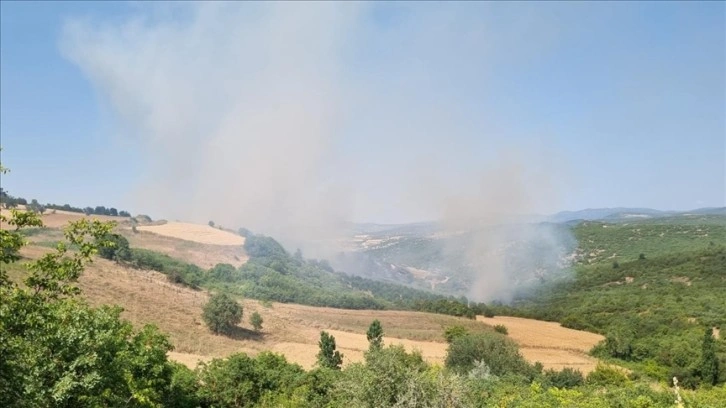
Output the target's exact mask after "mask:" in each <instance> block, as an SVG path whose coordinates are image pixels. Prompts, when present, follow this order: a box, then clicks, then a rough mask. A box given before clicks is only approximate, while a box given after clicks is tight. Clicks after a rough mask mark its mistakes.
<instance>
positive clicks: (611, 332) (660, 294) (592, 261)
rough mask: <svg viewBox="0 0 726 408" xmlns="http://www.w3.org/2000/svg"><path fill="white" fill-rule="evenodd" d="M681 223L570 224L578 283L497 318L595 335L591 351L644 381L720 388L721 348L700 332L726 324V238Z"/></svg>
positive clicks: (544, 290) (715, 229)
mask: <svg viewBox="0 0 726 408" xmlns="http://www.w3.org/2000/svg"><path fill="white" fill-rule="evenodd" d="M677 218H679V217H672V218H669V219H667V220H668V222H667V223H664V224H659V223H657V222H656V221H654V220H651V221H649V222H647V223H642V224H637V225H635V224H629V223H624V224H603V223H594V222H586V223H582V224H580V225H578V226H576V227H575V228H574V231H575V233H576V235H578V236H579V239H580V242H581V244H580V249H579V252H581V253H582V254H584V255H583V257H582V258H581V260H580V262H579V265H577V266H576V267H575V268H574V279H572V280H570V281H566V282H557V283H552V284H550V285H545V286H542V287H540V288H538V290H536V291H535V292H533V293H532V294H530V295H529V296H527V297H526V298H521V299H518V300H516V301H515V302H514V303H513V304H512V305H510V306H506V307H503V306H502V307H494V309H495V311H496V312H497V313H501V314H510V315H515V316H522V317H531V318H537V319H543V320H551V321H559V322H561V323H562V324H563V325H564V326H566V327H571V328H574V329H581V330H589V331H593V332H597V333H601V334H603V335H605V336H606V340H605V341H604V342H603V343H601V344H600V345H599V346H598V347H596V348H595V349H594V350H593V353H594V354H595V355H597V356H600V357H602V358H606V359H608V358H611V359H616V360H618V361H620V362H621V363H622V364H626V365H627V366H628V367H629V368H630V369H632V370H633V371H634V372H635V373H636V375H640V376H644V377H645V378H651V379H655V380H661V381H671V380H672V378H673V377H674V376H675V377H677V378H678V379H679V381H680V384H681V386H683V387H685V388H695V387H697V386H699V385H700V384H720V383H723V381H724V380H726V372H725V371H724V368H723V366H724V363H723V362H724V360H725V358H726V344H724V341H723V340H719V339H715V338H713V337H712V335H708V334H706V335H704V332H705V333H712V328H714V327H715V328H719V327H724V324H726V296H724V295H723V292H724V285H725V283H724V280H726V247H725V246H724V245H723V244H724V242H726V235H725V231H726V230H725V229H724V228H725V227H724V225H723V224H719V223H717V222H716V220H715V219H714V217H711V218H710V222H709V223H708V224H705V225H700V224H693V223H678V222H676V221H677ZM721 219H722V221H723V220H726V217H722V218H721ZM613 254H616V256H617V257H618V259H620V260H619V261H617V262H618V267H617V268H614V267H613V265H612V262H613V260H612V256H613ZM640 254H644V256H640ZM707 338H708V339H707Z"/></svg>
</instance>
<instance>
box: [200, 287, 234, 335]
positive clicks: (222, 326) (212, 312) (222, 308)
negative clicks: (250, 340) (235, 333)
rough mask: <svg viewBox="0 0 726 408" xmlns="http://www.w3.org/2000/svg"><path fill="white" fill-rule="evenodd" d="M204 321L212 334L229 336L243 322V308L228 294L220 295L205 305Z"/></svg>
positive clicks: (213, 297)
mask: <svg viewBox="0 0 726 408" xmlns="http://www.w3.org/2000/svg"><path fill="white" fill-rule="evenodd" d="M202 319H203V320H204V323H206V324H207V327H209V330H211V331H212V332H214V333H217V334H219V333H222V334H229V333H231V332H232V329H233V328H234V327H235V326H236V325H237V324H239V322H241V321H242V306H240V305H239V303H237V302H236V301H235V300H234V299H232V298H230V297H229V296H228V295H227V294H225V293H218V294H216V295H214V296H212V297H211V298H210V299H209V301H208V302H207V304H205V305H204V309H203V312H202Z"/></svg>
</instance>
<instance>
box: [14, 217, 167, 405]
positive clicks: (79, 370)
mask: <svg viewBox="0 0 726 408" xmlns="http://www.w3.org/2000/svg"><path fill="white" fill-rule="evenodd" d="M28 214H31V213H24V215H20V213H18V214H17V215H18V216H17V217H16V216H15V214H11V219H10V220H9V224H10V225H15V226H16V228H17V229H19V228H22V227H23V226H27V225H34V226H37V225H39V224H40V223H39V220H38V219H37V216H35V215H33V214H31V215H28ZM40 225H42V224H40ZM113 226H114V225H113V223H101V222H99V221H93V222H91V221H89V220H87V219H82V220H80V221H78V222H75V223H71V224H70V225H69V226H68V227H67V228H66V229H65V237H66V241H65V242H60V243H58V244H57V246H56V248H55V251H53V252H51V253H48V254H46V255H43V256H42V257H41V258H40V259H38V260H36V261H33V262H30V263H29V264H28V267H29V274H28V276H27V278H26V279H25V281H24V285H23V286H20V285H17V284H15V283H13V282H10V281H9V280H7V279H2V282H1V283H0V406H14V407H15V406H17V407H35V406H56V407H59V406H60V407H62V406H69V407H71V406H139V407H153V406H161V404H162V402H163V401H166V400H168V398H169V390H170V382H171V374H172V369H171V366H170V365H169V364H168V362H167V360H166V353H167V352H168V351H169V350H170V349H171V345H170V344H169V342H168V340H167V339H166V337H165V336H163V335H161V334H160V333H159V332H158V331H157V330H156V329H155V328H154V327H153V326H147V327H145V328H144V329H143V330H142V331H141V332H139V333H134V332H133V328H132V326H131V324H130V323H128V322H126V321H123V320H121V319H120V317H119V316H120V313H121V309H120V308H118V307H109V306H103V307H100V308H93V307H90V306H88V305H87V304H86V303H85V302H84V301H82V300H80V299H79V298H78V297H77V296H76V295H77V294H78V293H79V292H80V291H79V289H78V288H77V287H76V286H75V284H74V283H75V281H76V280H77V279H78V277H79V276H80V274H81V273H82V271H83V269H84V266H85V265H86V264H87V263H89V262H91V261H92V258H93V255H94V254H95V253H96V252H97V250H98V242H99V241H102V238H103V237H105V236H107V235H108V234H109V232H110V231H111V229H112V228H113ZM14 234H18V231H17V230H16V231H8V233H2V237H3V239H2V241H1V242H0V244H1V245H2V251H1V252H0V253H1V254H2V260H3V261H4V262H13V261H15V260H17V257H16V256H17V255H16V254H15V253H13V249H17V247H18V246H22V245H24V242H23V241H22V240H21V241H18V240H17V239H15V238H16V237H14ZM6 238H7V239H6ZM70 247H73V248H74V250H73V251H69V250H68V248H70Z"/></svg>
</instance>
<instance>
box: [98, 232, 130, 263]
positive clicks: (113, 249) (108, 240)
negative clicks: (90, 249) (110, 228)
mask: <svg viewBox="0 0 726 408" xmlns="http://www.w3.org/2000/svg"><path fill="white" fill-rule="evenodd" d="M99 241H100V242H99V243H98V244H99V248H98V255H99V256H100V257H101V258H103V259H108V260H112V261H116V262H128V261H130V260H131V249H130V248H129V240H127V239H126V238H125V237H124V236H123V235H119V234H109V235H106V236H105V237H104V238H103V239H101V240H99Z"/></svg>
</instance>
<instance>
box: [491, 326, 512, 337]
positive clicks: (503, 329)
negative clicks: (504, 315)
mask: <svg viewBox="0 0 726 408" xmlns="http://www.w3.org/2000/svg"><path fill="white" fill-rule="evenodd" d="M494 331H495V332H497V333H501V334H504V335H507V334H509V330H507V326H505V325H503V324H498V325H496V326H494Z"/></svg>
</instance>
